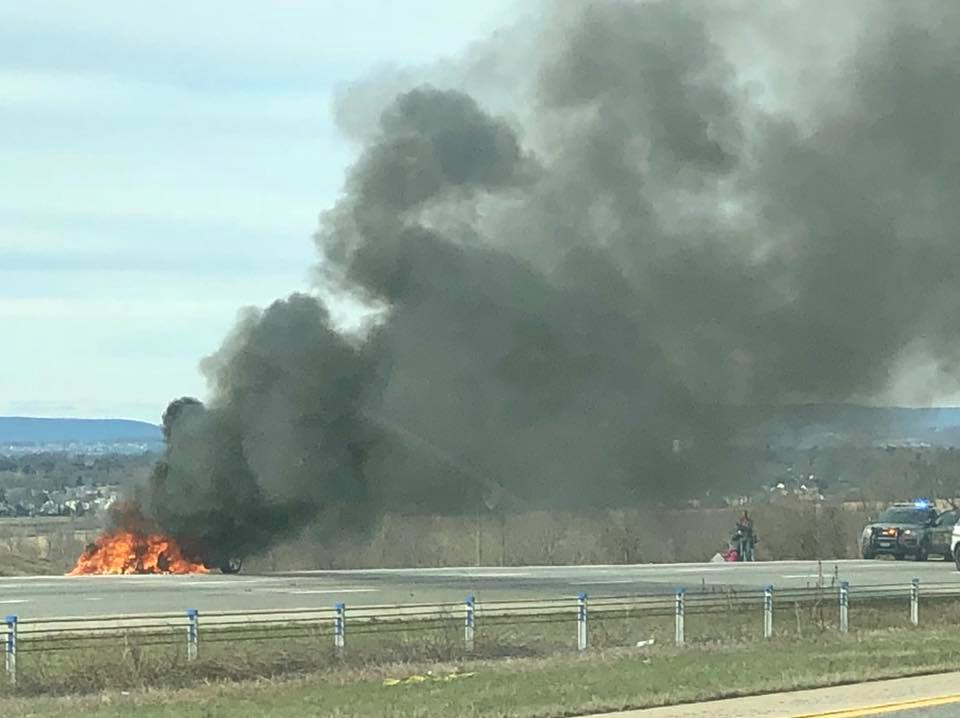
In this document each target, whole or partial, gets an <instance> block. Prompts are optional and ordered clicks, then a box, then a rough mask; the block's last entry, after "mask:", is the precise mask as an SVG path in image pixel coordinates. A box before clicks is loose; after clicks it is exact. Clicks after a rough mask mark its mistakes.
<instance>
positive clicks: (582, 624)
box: [577, 592, 587, 651]
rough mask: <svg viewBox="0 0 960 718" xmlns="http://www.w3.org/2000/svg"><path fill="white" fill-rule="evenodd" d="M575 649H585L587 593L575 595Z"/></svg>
mask: <svg viewBox="0 0 960 718" xmlns="http://www.w3.org/2000/svg"><path fill="white" fill-rule="evenodd" d="M577 650H578V651H585V650H587V594H585V593H582V592H581V593H580V595H579V596H577Z"/></svg>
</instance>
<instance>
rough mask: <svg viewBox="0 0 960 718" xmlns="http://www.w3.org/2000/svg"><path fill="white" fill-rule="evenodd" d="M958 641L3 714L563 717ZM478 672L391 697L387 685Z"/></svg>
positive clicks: (853, 672) (309, 680)
mask: <svg viewBox="0 0 960 718" xmlns="http://www.w3.org/2000/svg"><path fill="white" fill-rule="evenodd" d="M958 649H960V636H957V635H956V634H955V633H953V632H950V633H943V632H940V631H935V630H920V631H908V630H904V629H900V630H886V631H868V632H859V633H855V634H850V635H848V636H845V637H840V636H838V635H836V634H825V635H818V636H817V637H815V638H807V639H803V640H796V639H794V640H791V641H789V642H788V643H786V644H784V643H783V642H780V641H777V642H760V643H753V644H750V645H721V646H697V647H687V648H675V647H672V646H655V647H653V648H650V649H642V650H639V649H632V650H631V649H622V648H621V649H609V650H591V651H588V653H587V654H586V655H582V656H577V655H571V654H569V653H567V654H564V655H554V656H549V657H545V658H518V659H510V660H501V661H486V660H465V661H456V662H454V661H445V662H435V663H430V662H422V661H418V662H406V663H391V664H386V665H381V666H358V665H351V664H345V665H341V666H339V667H336V668H329V669H327V670H324V671H323V672H321V673H317V674H312V675H309V676H304V677H301V678H298V679H294V680H286V681H278V680H258V681H253V682H244V683H240V684H225V683H222V682H219V681H213V682H211V683H210V684H208V685H204V686H201V687H195V688H190V689H186V690H178V691H155V690H140V691H133V692H130V693H129V694H123V693H118V692H116V691H110V692H102V693H99V694H97V695H93V696H88V697H86V698H59V699H44V698H7V699H2V698H0V715H32V716H36V717H37V718H41V717H52V716H67V715H69V716H78V717H81V718H93V717H94V716H97V717H99V718H119V716H128V715H133V714H136V715H137V716H139V717H140V718H159V717H160V716H164V717H167V716H169V717H172V716H186V717H188V718H190V717H196V718H200V717H203V718H214V717H219V716H230V717H233V716H244V715H256V716H264V717H267V718H287V717H290V718H293V717H294V716H296V717H298V718H299V717H300V716H337V717H338V718H359V717H360V716H371V715H377V716H386V717H388V718H392V717H397V718H399V717H400V716H404V717H409V716H412V717H414V718H440V717H441V716H442V717H443V718H448V716H451V715H456V716H465V717H467V718H471V717H472V718H479V717H480V716H503V715H510V716H516V717H517V718H556V717H559V716H568V715H575V714H582V713H585V712H590V711H597V712H600V711H610V710H621V709H627V708H637V707H646V706H655V705H665V704H673V703H679V702H689V701H696V700H707V699H711V698H719V697H732V696H738V695H748V694H756V693H765V692H775V691H784V690H791V689H799V688H810V687H815V686H824V685H834V684H840V683H849V682H857V681H863V680H869V679H878V678H890V677H897V676H903V675H917V674H922V673H932V672H939V671H947V670H952V669H955V668H956V666H957V661H956V655H957V652H958ZM428 671H431V672H432V675H433V676H443V675H447V674H449V673H451V672H453V671H457V672H460V673H464V672H468V673H473V674H474V675H473V676H472V677H468V678H461V679H459V680H452V681H432V680H427V681H425V682H421V683H416V684H411V685H400V686H391V687H387V686H384V685H383V678H385V677H388V676H396V677H405V676H410V675H427V673H428Z"/></svg>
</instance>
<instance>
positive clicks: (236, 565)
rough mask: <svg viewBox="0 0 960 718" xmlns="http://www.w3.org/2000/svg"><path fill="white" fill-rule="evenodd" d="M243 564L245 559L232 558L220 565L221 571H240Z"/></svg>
mask: <svg viewBox="0 0 960 718" xmlns="http://www.w3.org/2000/svg"><path fill="white" fill-rule="evenodd" d="M242 565H243V561H242V560H241V559H239V558H230V559H227V560H226V561H224V563H223V565H222V566H221V567H220V572H221V573H240V568H241V567H242Z"/></svg>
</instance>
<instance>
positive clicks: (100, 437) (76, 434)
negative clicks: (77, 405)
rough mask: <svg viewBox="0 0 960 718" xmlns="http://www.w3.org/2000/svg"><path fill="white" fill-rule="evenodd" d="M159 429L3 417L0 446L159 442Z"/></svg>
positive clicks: (128, 424)
mask: <svg viewBox="0 0 960 718" xmlns="http://www.w3.org/2000/svg"><path fill="white" fill-rule="evenodd" d="M162 440H163V434H162V432H161V429H160V427H159V426H156V425H155V424H148V423H147V422H145V421H130V420H128V419H40V418H34V417H25V416H0V444H64V443H82V444H96V443H120V442H151V443H152V442H158V441H162Z"/></svg>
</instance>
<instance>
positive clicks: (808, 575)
mask: <svg viewBox="0 0 960 718" xmlns="http://www.w3.org/2000/svg"><path fill="white" fill-rule="evenodd" d="M780 578H828V576H827V574H825V573H822V574H816V573H793V574H784V575H783V576H781V577H780ZM830 578H832V576H831V577H830Z"/></svg>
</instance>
